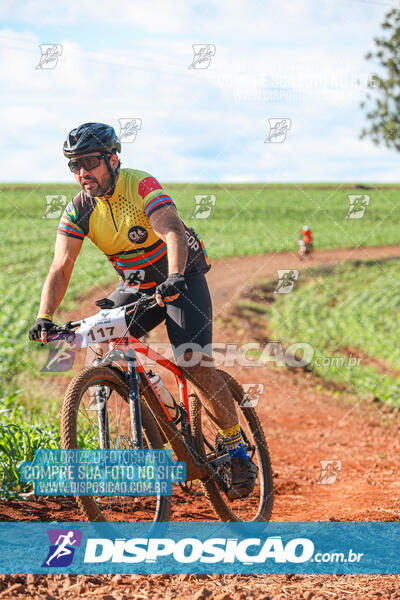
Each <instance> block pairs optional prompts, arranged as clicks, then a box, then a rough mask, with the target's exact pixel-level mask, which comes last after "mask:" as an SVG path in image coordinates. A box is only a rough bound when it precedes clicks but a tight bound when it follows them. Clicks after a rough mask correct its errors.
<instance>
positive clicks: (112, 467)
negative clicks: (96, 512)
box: [20, 448, 186, 496]
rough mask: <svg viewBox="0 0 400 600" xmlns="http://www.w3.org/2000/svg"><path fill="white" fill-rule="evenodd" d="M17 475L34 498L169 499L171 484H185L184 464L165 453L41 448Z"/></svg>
mask: <svg viewBox="0 0 400 600" xmlns="http://www.w3.org/2000/svg"><path fill="white" fill-rule="evenodd" d="M20 471H21V481H33V484H34V491H35V494H36V495H37V496H136V495H138V496H156V495H160V496H170V495H171V494H172V483H174V482H177V481H185V480H186V464H185V462H179V461H173V460H172V450H167V449H159V450H158V449H147V448H146V449H137V450H136V449H112V450H111V449H110V450H108V449H107V450H100V449H97V450H88V449H84V450H77V449H74V450H60V449H54V450H50V449H47V448H41V449H40V450H37V451H36V453H35V459H34V460H33V461H30V462H22V463H21V466H20Z"/></svg>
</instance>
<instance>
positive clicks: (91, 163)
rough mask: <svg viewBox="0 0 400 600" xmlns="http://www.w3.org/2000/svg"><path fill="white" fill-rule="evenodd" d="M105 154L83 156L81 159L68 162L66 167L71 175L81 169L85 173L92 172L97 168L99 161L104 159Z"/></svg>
mask: <svg viewBox="0 0 400 600" xmlns="http://www.w3.org/2000/svg"><path fill="white" fill-rule="evenodd" d="M106 156H107V154H98V155H97V156H84V157H83V158H76V159H73V160H70V161H69V162H68V166H69V168H70V170H71V171H72V173H79V171H80V170H81V167H83V168H84V169H85V171H93V169H95V168H96V167H98V166H99V164H100V161H101V160H102V159H103V158H105V157H106Z"/></svg>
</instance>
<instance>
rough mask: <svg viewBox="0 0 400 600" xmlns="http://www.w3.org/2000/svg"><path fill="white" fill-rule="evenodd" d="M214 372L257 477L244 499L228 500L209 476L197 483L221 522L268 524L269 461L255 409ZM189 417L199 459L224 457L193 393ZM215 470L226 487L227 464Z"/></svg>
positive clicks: (235, 385)
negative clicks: (227, 397)
mask: <svg viewBox="0 0 400 600" xmlns="http://www.w3.org/2000/svg"><path fill="white" fill-rule="evenodd" d="M217 372H218V373H219V375H220V376H221V377H222V378H223V379H224V381H225V383H226V384H227V385H228V387H229V389H230V391H231V393H232V396H233V398H234V401H235V405H236V409H237V412H238V416H239V424H240V427H241V430H242V435H243V439H244V442H245V443H244V446H245V449H246V452H247V454H248V456H249V457H250V458H251V459H252V461H253V462H254V464H256V465H257V467H258V474H257V480H256V483H255V486H254V490H253V492H252V493H251V494H250V495H249V496H248V497H247V498H244V499H240V500H229V499H228V498H227V496H226V495H225V494H224V492H223V491H222V490H221V488H220V486H219V485H218V484H217V483H216V481H215V479H214V478H213V477H212V476H209V477H207V478H206V479H204V480H203V481H202V482H201V484H202V486H203V490H204V493H205V495H206V497H207V499H208V501H209V502H210V504H211V505H212V507H213V509H214V511H215V513H216V515H217V516H218V517H219V518H220V519H221V520H222V521H234V522H240V521H244V522H251V521H268V520H269V519H270V517H271V512H272V506H273V482H272V469H271V461H270V457H269V452H268V447H267V442H266V440H265V436H264V432H263V430H262V427H261V424H260V421H259V419H258V417H257V414H256V412H255V410H254V409H253V408H251V407H245V406H243V399H244V398H245V393H244V391H243V388H242V387H241V386H240V384H239V383H238V382H237V381H236V380H235V379H234V378H233V377H231V375H229V374H228V373H225V372H224V371H221V370H219V369H217ZM190 415H191V426H192V434H193V437H194V443H195V447H196V450H197V452H198V453H199V455H200V457H201V458H202V459H203V460H205V461H207V462H210V461H212V460H213V459H215V458H217V457H218V456H221V455H223V454H226V450H225V449H224V447H223V443H222V441H221V439H220V436H219V434H218V430H219V427H218V426H217V424H216V423H215V422H214V421H213V419H212V418H211V416H210V414H209V413H207V412H206V411H205V410H204V409H203V408H202V405H201V402H200V400H199V398H198V396H197V395H196V394H195V393H192V394H191V395H190ZM216 471H217V473H218V475H219V476H220V477H222V479H223V480H224V481H225V483H227V484H228V486H229V485H230V481H231V468H230V461H227V462H225V463H223V464H221V465H220V466H218V467H217V469H216Z"/></svg>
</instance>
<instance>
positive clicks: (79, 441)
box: [61, 366, 171, 522]
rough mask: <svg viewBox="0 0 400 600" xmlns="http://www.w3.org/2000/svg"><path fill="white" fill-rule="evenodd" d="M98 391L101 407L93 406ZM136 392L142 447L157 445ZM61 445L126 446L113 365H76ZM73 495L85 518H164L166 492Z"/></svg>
mask: <svg viewBox="0 0 400 600" xmlns="http://www.w3.org/2000/svg"><path fill="white" fill-rule="evenodd" d="M99 394H103V400H104V401H103V409H102V411H100V414H99V409H98V398H99ZM140 394H141V417H142V430H143V447H144V448H153V449H155V448H163V447H164V444H163V441H162V437H161V434H160V430H159V429H158V426H157V424H156V422H155V419H154V417H153V415H152V413H151V411H150V410H149V409H148V407H147V405H146V403H145V390H142V389H141V390H140ZM61 447H62V448H65V449H74V448H80V449H83V448H86V449H92V450H94V449H98V448H110V449H111V448H115V449H122V448H132V430H131V421H130V415H129V404H128V390H127V386H126V382H125V380H124V378H123V376H122V374H121V375H120V374H119V373H118V371H116V370H115V369H111V368H109V367H101V366H99V367H88V368H86V369H83V370H82V371H80V372H79V373H78V374H77V375H76V376H75V377H74V378H73V379H72V380H71V382H70V384H69V385H68V388H67V390H66V393H65V396H64V401H63V404H62V409H61ZM76 500H77V502H78V505H79V507H80V509H81V510H82V512H83V514H84V515H85V517H86V518H87V520H88V521H92V522H94V521H113V522H124V521H147V522H160V521H161V522H164V521H169V518H170V514H171V497H170V496H161V495H158V496H98V497H92V496H77V497H76Z"/></svg>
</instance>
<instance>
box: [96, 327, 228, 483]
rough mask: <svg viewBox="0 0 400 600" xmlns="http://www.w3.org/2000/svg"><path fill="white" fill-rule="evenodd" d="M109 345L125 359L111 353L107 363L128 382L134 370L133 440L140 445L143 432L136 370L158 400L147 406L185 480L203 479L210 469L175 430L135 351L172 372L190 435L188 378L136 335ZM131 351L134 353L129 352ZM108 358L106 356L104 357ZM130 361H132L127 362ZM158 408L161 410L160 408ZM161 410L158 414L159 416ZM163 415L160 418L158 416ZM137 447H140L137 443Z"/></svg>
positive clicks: (130, 394)
mask: <svg viewBox="0 0 400 600" xmlns="http://www.w3.org/2000/svg"><path fill="white" fill-rule="evenodd" d="M109 343H110V345H111V350H110V353H109V354H111V353H112V351H113V350H122V351H124V354H123V358H124V360H123V361H122V362H121V361H119V362H116V361H114V360H112V355H111V356H110V362H111V363H114V364H115V366H116V367H117V368H118V369H119V370H121V371H123V372H124V373H125V375H126V376H127V377H128V385H129V378H131V377H132V372H133V374H134V375H133V380H132V379H131V382H132V383H133V388H134V389H130V390H129V402H130V412H131V426H132V434H133V441H134V443H135V444H136V445H138V446H139V445H140V444H141V440H142V437H141V435H142V433H141V419H140V401H139V393H138V383H137V379H135V377H136V372H137V373H140V376H141V377H143V378H144V379H145V381H146V382H147V384H148V385H149V387H150V388H151V389H152V390H153V392H154V397H155V398H157V400H158V402H157V405H155V406H150V409H151V410H152V412H153V414H154V417H155V419H156V420H157V422H158V425H159V427H160V428H161V430H162V431H163V433H164V435H165V437H166V438H167V440H168V441H169V442H170V444H171V446H172V448H173V450H174V451H175V453H176V455H177V456H179V460H183V461H184V462H185V463H186V481H191V480H194V479H204V477H207V476H208V475H209V471H208V468H207V465H206V464H205V463H204V462H199V461H198V457H196V454H195V453H194V449H193V447H192V445H191V444H190V443H188V442H187V440H186V439H184V437H183V436H182V435H181V434H180V433H179V432H178V430H177V428H176V425H175V423H174V421H173V419H172V418H171V415H170V414H169V412H168V410H167V408H166V407H165V406H164V404H163V402H162V401H161V399H160V397H159V395H158V393H157V391H156V390H155V389H154V387H153V385H152V384H151V382H150V380H149V378H148V377H147V374H146V371H145V369H144V367H143V365H142V364H141V362H140V360H139V359H138V358H137V356H136V352H138V353H140V354H143V355H145V356H147V357H148V358H150V359H151V360H152V361H154V362H155V363H156V364H159V365H161V366H163V367H165V368H166V369H167V370H169V371H171V372H172V373H173V374H174V376H175V380H176V384H177V386H178V390H179V398H180V400H181V402H182V403H183V405H184V407H185V409H186V413H187V418H188V425H189V432H188V433H189V436H190V410H189V395H188V389H187V381H186V378H185V377H184V375H183V373H182V371H181V369H180V368H179V367H178V366H177V365H175V364H174V363H173V362H172V361H170V360H168V359H167V358H165V357H163V356H162V355H161V354H159V353H158V352H155V351H154V350H152V349H151V348H150V347H149V346H147V344H144V343H143V342H141V341H139V340H138V339H137V338H135V337H133V336H131V335H128V336H126V337H124V338H122V339H113V340H109ZM132 351H133V352H132ZM105 358H106V360H107V357H105ZM129 363H131V364H129ZM160 408H161V411H160ZM160 413H161V415H160ZM160 417H162V419H160ZM139 447H140V446H139ZM214 477H215V478H216V479H218V480H219V479H220V478H219V477H218V475H214ZM221 485H222V486H223V485H224V484H223V481H222V480H221Z"/></svg>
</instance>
